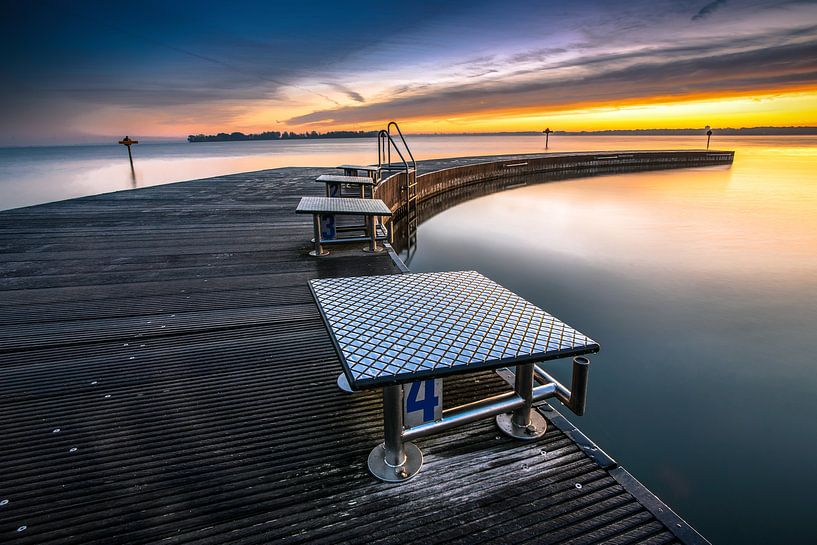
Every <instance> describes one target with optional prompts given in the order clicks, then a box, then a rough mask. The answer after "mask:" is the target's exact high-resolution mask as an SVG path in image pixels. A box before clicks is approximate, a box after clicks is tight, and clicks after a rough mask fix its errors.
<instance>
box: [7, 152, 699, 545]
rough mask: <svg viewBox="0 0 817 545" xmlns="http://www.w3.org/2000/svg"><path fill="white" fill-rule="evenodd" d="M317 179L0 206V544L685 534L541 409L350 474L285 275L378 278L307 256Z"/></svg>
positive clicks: (595, 538)
mask: <svg viewBox="0 0 817 545" xmlns="http://www.w3.org/2000/svg"><path fill="white" fill-rule="evenodd" d="M323 172H328V171H327V170H326V169H302V168H299V169H277V170H271V171H264V172H258V173H249V174H242V175H235V176H224V177H220V178H213V179H209V180H199V181H193V182H186V183H181V184H173V185H164V186H158V187H152V188H147V189H140V190H137V191H128V192H121V193H114V194H108V195H100V196H95V197H88V198H83V199H74V200H71V201H64V202H60V203H54V204H49V205H43V206H36V207H30V208H24V209H18V210H11V211H6V212H0V255H2V262H1V263H0V410H2V416H3V418H2V420H1V421H0V500H7V503H5V504H2V505H0V542H2V543H32V544H34V543H36V544H46V543H60V544H63V543H82V544H113V543H157V542H162V543H242V544H250V543H273V542H285V543H304V542H322V543H323V542H327V543H329V542H333V543H415V542H423V543H443V542H446V543H469V544H473V543H522V542H531V543H594V542H601V541H605V542H610V543H651V544H661V543H676V542H680V541H686V542H690V543H693V542H701V541H702V540H701V538H700V537H699V536H697V534H696V533H695V532H694V530H692V529H690V528H689V527H688V526H687V525H686V524H685V523H684V522H683V521H681V520H680V519H678V518H677V517H676V516H675V515H674V514H673V513H672V512H671V511H670V510H669V509H668V508H666V506H663V505H662V504H660V502H657V500H655V498H654V497H653V496H651V495H650V494H649V492H647V491H646V490H645V489H644V488H643V487H642V486H641V485H639V484H638V483H637V482H636V481H634V479H632V477H630V476H629V474H627V473H626V471H624V470H623V469H621V468H618V467H617V466H616V465H615V463H614V462H613V461H612V460H610V459H608V458H606V456H605V455H604V454H603V453H602V452H601V451H599V450H594V449H595V447H594V446H592V445H590V444H588V443H587V441H586V439H585V438H583V436H582V435H581V434H580V433H579V432H578V431H577V430H572V429H571V427H570V425H569V424H568V423H567V421H565V420H564V419H563V418H560V417H559V415H558V413H555V412H554V411H551V410H548V406H547V405H545V414H546V415H547V416H548V417H549V418H550V419H551V420H552V421H554V422H555V423H557V424H558V425H559V426H561V429H560V428H559V427H557V426H552V427H551V429H550V431H549V432H548V434H547V435H546V437H545V438H544V439H543V440H541V441H538V442H535V443H519V442H514V441H511V440H509V439H507V438H505V437H500V436H499V434H498V433H497V432H496V431H495V429H494V427H493V424H492V423H491V422H489V421H486V422H481V423H476V424H473V425H469V426H466V427H465V428H462V429H460V430H458V431H456V432H453V433H448V434H444V435H442V436H439V437H434V438H431V439H429V440H425V441H421V442H420V444H421V446H422V449H423V451H424V453H425V454H426V465H425V466H424V468H423V471H422V472H421V473H420V475H419V476H418V477H417V478H415V479H414V480H412V481H409V482H408V483H405V484H402V485H398V486H392V485H385V484H383V483H380V482H377V481H375V480H374V479H372V478H371V477H370V476H369V475H367V473H366V468H365V461H366V456H367V454H368V452H369V450H370V449H371V448H372V446H373V445H374V444H376V443H378V442H379V441H380V440H381V429H380V427H379V422H380V405H379V394H377V393H362V394H355V395H351V396H350V395H348V394H343V393H341V392H340V391H339V390H337V388H336V387H335V378H336V376H337V374H338V373H339V372H340V365H339V363H338V361H337V358H336V355H335V353H334V350H333V348H332V344H331V342H330V340H329V338H328V335H327V333H326V331H325V329H324V326H323V323H322V321H321V319H320V316H319V314H318V311H317V309H316V307H315V304H314V302H313V301H312V298H311V296H310V294H309V290H308V288H307V285H306V281H307V280H308V279H310V278H315V277H321V276H340V275H343V276H349V275H362V274H388V273H397V272H399V271H398V268H397V267H396V266H395V264H394V263H393V262H392V261H391V258H390V257H389V256H388V255H374V256H373V255H370V254H365V253H363V252H361V251H359V250H358V249H357V247H358V246H361V244H360V243H358V244H357V245H356V246H355V247H354V248H353V249H352V250H351V251H350V252H349V253H348V254H346V255H341V253H340V252H338V253H336V255H334V256H332V257H331V258H325V259H315V258H312V257H309V256H308V255H307V252H308V251H309V250H310V249H311V245H310V244H309V238H310V236H311V223H310V220H311V218H307V217H298V216H296V215H295V214H294V209H295V206H296V204H297V202H298V199H299V198H300V197H301V196H303V195H309V194H312V195H320V194H321V192H322V191H323V188H322V187H321V186H320V184H316V183H315V182H314V178H315V177H316V176H317V175H318V174H320V173H323ZM506 389H507V386H506V385H505V383H504V382H503V381H502V380H501V379H500V378H499V377H497V375H496V374H495V373H492V372H486V373H482V374H480V375H478V376H475V377H468V378H461V379H456V380H449V381H446V392H445V399H446V405H448V406H452V405H456V404H459V403H462V402H464V401H467V400H471V399H473V398H475V397H476V396H480V397H482V396H485V395H488V394H490V393H492V392H497V391H499V390H506ZM591 395H592V392H591ZM563 430H564V431H563ZM582 446H583V447H584V448H583V447H582ZM0 503H2V502H0Z"/></svg>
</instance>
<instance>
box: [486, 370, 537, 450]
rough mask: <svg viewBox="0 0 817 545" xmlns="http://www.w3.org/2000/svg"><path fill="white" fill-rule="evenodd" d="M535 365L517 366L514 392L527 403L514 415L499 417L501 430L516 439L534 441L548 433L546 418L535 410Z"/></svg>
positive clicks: (498, 422)
mask: <svg viewBox="0 0 817 545" xmlns="http://www.w3.org/2000/svg"><path fill="white" fill-rule="evenodd" d="M533 368H534V364H533V363H526V364H524V365H517V366H516V379H515V384H514V391H515V392H516V395H518V396H519V397H521V398H522V399H524V400H525V403H524V404H523V405H522V406H521V407H519V408H518V409H516V410H514V411H513V412H512V413H505V414H500V415H497V417H496V424H497V426H499V429H500V430H501V431H502V432H503V433H505V434H506V435H509V436H511V437H513V438H515V439H524V440H527V441H529V440H532V439H538V438H539V437H542V436H543V435H544V434H545V432H546V431H547V421H546V420H545V417H543V416H542V415H541V414H539V413H538V412H537V411H534V410H532V409H533Z"/></svg>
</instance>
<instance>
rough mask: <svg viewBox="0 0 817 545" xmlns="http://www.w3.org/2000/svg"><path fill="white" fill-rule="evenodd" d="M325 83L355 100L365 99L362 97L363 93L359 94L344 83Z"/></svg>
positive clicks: (362, 100) (361, 100) (364, 100)
mask: <svg viewBox="0 0 817 545" xmlns="http://www.w3.org/2000/svg"><path fill="white" fill-rule="evenodd" d="M327 85H329V86H330V87H332V88H333V89H335V90H337V91H340V92H341V93H343V94H344V95H346V96H347V97H349V98H351V99H352V100H354V101H355V102H366V99H365V98H363V95H361V94H360V93H358V92H357V91H355V90H353V89H350V88H349V87H347V86H346V85H343V84H340V83H327Z"/></svg>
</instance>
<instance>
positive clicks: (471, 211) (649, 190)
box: [421, 146, 817, 281]
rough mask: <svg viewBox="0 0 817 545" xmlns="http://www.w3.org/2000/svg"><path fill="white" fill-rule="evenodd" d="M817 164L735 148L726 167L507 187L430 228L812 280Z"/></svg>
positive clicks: (771, 150) (618, 262)
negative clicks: (816, 171) (730, 163)
mask: <svg viewBox="0 0 817 545" xmlns="http://www.w3.org/2000/svg"><path fill="white" fill-rule="evenodd" d="M815 167H817V147H814V146H809V147H805V146H804V147H796V148H790V149H789V148H785V147H774V146H772V147H759V146H758V147H753V148H751V149H743V150H741V149H739V150H738V152H737V154H736V159H735V163H734V165H733V166H732V167H731V168H724V167H711V168H699V169H684V170H677V171H673V170H666V171H658V172H649V173H636V174H617V175H613V176H603V177H595V178H586V179H582V180H574V181H564V182H557V183H547V184H540V185H534V186H528V187H523V188H517V189H514V190H510V191H505V192H503V193H499V194H495V195H491V196H488V197H483V198H480V199H476V200H474V201H471V202H469V203H465V204H463V205H461V206H459V207H457V208H455V209H452V210H449V211H447V212H445V213H444V214H441V215H440V216H437V217H436V218H433V219H431V220H430V222H429V226H427V227H426V229H431V228H433V229H435V231H438V230H448V231H449V232H450V233H451V234H450V235H449V236H450V237H451V238H457V237H458V236H468V234H469V233H470V235H471V236H474V234H475V233H479V235H478V236H483V237H486V238H488V239H492V240H500V239H501V240H503V241H504V242H503V244H510V245H514V244H518V245H519V250H520V251H532V252H536V253H541V254H563V255H571V256H573V257H574V258H580V259H583V260H586V261H589V262H594V263H597V264H598V265H600V266H610V265H612V266H613V268H614V269H620V270H626V269H627V267H628V266H629V265H634V264H638V267H639V268H640V269H643V268H645V267H646V268H652V269H655V270H672V269H675V270H683V271H686V272H688V273H696V274H705V275H719V274H726V275H728V276H730V277H734V276H746V277H756V276H757V275H763V276H766V277H770V278H773V277H774V275H775V274H782V275H784V276H785V278H787V279H788V280H791V281H803V280H809V281H815V274H817V257H816V256H817V252H816V251H815V249H817V180H815ZM484 218H491V221H489V222H486V221H484ZM433 222H436V223H437V224H441V223H444V225H435V224H434V223H433ZM421 233H422V232H421ZM421 244H422V241H421ZM523 247H524V248H523Z"/></svg>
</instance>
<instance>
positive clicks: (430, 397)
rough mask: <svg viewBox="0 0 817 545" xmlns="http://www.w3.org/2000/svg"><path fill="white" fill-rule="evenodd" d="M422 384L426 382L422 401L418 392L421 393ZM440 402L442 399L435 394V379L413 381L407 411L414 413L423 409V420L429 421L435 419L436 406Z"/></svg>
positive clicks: (407, 400)
mask: <svg viewBox="0 0 817 545" xmlns="http://www.w3.org/2000/svg"><path fill="white" fill-rule="evenodd" d="M420 384H425V395H424V396H423V400H422V401H419V400H418V399H417V394H419V393H420ZM439 402H440V399H439V398H438V397H437V396H435V395H434V379H431V380H424V381H422V382H412V383H411V388H410V389H409V393H408V398H407V399H406V409H407V412H410V413H413V412H414V411H419V410H421V409H422V411H423V421H424V422H428V421H429V420H434V408H435V407H436V406H437V403H439Z"/></svg>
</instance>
